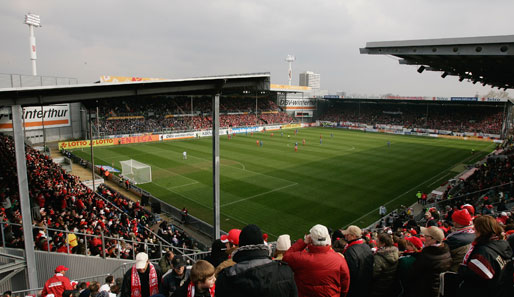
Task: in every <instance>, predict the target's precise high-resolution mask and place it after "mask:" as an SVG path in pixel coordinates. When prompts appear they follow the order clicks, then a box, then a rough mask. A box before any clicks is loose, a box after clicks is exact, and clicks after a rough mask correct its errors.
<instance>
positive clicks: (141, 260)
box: [136, 253, 148, 269]
mask: <svg viewBox="0 0 514 297" xmlns="http://www.w3.org/2000/svg"><path fill="white" fill-rule="evenodd" d="M146 262H148V255H147V254H146V253H139V254H137V255H136V269H143V268H145V267H146Z"/></svg>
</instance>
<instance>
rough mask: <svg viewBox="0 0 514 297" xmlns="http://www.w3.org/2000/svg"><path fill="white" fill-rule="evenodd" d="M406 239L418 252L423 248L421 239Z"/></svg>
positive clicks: (413, 237)
mask: <svg viewBox="0 0 514 297" xmlns="http://www.w3.org/2000/svg"><path fill="white" fill-rule="evenodd" d="M405 239H406V240H407V241H410V243H412V244H413V245H414V246H415V247H416V248H417V249H418V250H420V249H421V248H422V247H423V242H422V241H421V239H419V237H416V236H412V237H406V238H405Z"/></svg>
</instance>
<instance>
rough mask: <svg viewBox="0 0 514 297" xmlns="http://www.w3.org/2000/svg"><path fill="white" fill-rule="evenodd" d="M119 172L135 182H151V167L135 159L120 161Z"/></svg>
mask: <svg viewBox="0 0 514 297" xmlns="http://www.w3.org/2000/svg"><path fill="white" fill-rule="evenodd" d="M120 164H121V174H122V175H123V176H124V177H125V178H127V179H129V180H130V181H131V182H133V183H136V184H145V183H151V182H152V167H151V166H150V165H147V164H145V163H141V162H138V161H136V160H132V159H131V160H126V161H120Z"/></svg>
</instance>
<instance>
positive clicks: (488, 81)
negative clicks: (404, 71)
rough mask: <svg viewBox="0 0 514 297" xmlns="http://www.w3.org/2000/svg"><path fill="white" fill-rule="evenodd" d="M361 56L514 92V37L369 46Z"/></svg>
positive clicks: (390, 42)
mask: <svg viewBox="0 0 514 297" xmlns="http://www.w3.org/2000/svg"><path fill="white" fill-rule="evenodd" d="M360 53H361V54H368V55H392V56H396V57H398V58H400V61H399V62H400V64H403V65H419V66H420V67H419V68H418V72H419V73H422V72H423V71H424V70H429V71H440V72H442V74H441V77H442V78H445V77H446V76H448V75H454V76H458V77H459V80H460V81H463V80H465V79H467V80H469V81H471V82H472V83H474V84H475V83H477V82H478V83H481V84H483V85H484V86H485V85H489V86H491V87H497V88H499V89H511V88H514V35H505V36H485V37H465V38H444V39H422V40H402V41H383V42H368V43H366V47H365V48H361V49H360Z"/></svg>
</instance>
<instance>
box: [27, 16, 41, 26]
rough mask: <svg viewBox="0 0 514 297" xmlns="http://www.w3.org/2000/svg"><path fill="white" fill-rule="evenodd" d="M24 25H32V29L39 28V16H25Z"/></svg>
mask: <svg viewBox="0 0 514 297" xmlns="http://www.w3.org/2000/svg"><path fill="white" fill-rule="evenodd" d="M25 24H27V25H32V26H34V27H41V20H40V19H39V15H37V14H33V13H28V14H26V15H25Z"/></svg>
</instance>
